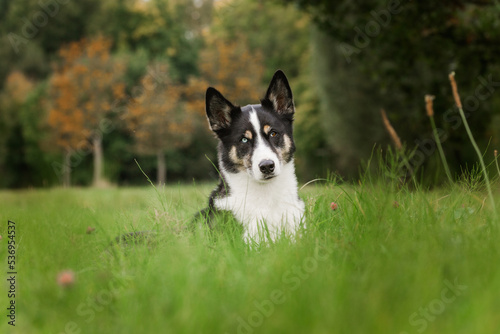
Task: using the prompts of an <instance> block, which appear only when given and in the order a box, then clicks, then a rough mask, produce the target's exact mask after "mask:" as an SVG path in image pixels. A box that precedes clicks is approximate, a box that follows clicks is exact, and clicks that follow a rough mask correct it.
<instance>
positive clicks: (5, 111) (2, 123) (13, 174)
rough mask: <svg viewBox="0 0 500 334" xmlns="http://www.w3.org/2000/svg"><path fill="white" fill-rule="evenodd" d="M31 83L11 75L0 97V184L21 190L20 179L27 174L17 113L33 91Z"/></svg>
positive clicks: (20, 122) (20, 75)
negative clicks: (0, 172) (0, 175)
mask: <svg viewBox="0 0 500 334" xmlns="http://www.w3.org/2000/svg"><path fill="white" fill-rule="evenodd" d="M33 89H34V83H33V82H32V81H31V80H29V79H28V78H26V77H25V76H24V75H23V74H22V73H21V72H19V71H13V72H11V73H10V74H9V76H8V77H7V80H6V84H5V89H4V91H3V92H2V93H1V94H0V170H2V180H1V184H2V185H4V186H5V185H6V186H20V185H21V182H20V181H21V180H19V177H20V175H18V174H23V172H26V170H27V168H28V167H27V165H26V162H25V159H24V156H25V152H24V147H23V143H24V136H23V134H22V132H23V128H22V120H21V117H20V116H19V111H20V109H21V108H22V106H23V104H24V103H25V102H26V99H27V97H28V95H29V94H30V93H31V92H32V91H33Z"/></svg>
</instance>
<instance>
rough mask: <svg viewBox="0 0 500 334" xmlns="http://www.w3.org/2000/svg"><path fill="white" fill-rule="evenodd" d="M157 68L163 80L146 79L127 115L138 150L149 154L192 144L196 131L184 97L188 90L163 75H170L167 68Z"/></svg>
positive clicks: (147, 77)
mask: <svg viewBox="0 0 500 334" xmlns="http://www.w3.org/2000/svg"><path fill="white" fill-rule="evenodd" d="M155 68H156V70H159V71H160V72H161V73H162V75H161V80H158V78H157V77H155V76H152V75H149V74H148V75H146V76H144V77H143V78H142V80H141V87H143V89H142V94H140V95H138V96H136V97H135V99H134V101H133V102H132V103H131V104H130V106H129V108H128V113H127V114H126V116H125V118H126V120H127V123H128V126H129V128H130V130H131V131H132V133H133V135H134V138H135V142H136V143H135V146H136V150H137V151H138V152H139V153H142V154H149V155H153V154H156V153H157V152H158V151H165V150H167V149H169V148H170V149H171V148H177V147H182V146H185V145H187V144H189V142H190V134H191V133H192V132H193V117H192V116H193V115H191V112H190V110H189V109H186V108H185V102H184V98H183V94H184V91H185V90H186V87H185V86H184V85H181V84H176V83H175V82H173V81H171V80H170V79H169V78H168V75H164V74H165V73H168V70H167V66H166V65H157V66H155Z"/></svg>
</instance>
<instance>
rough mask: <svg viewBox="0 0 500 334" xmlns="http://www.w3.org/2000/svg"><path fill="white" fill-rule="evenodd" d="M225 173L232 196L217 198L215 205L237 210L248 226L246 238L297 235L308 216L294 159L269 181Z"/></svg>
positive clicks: (239, 218) (221, 208)
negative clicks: (301, 196) (296, 174)
mask: <svg viewBox="0 0 500 334" xmlns="http://www.w3.org/2000/svg"><path fill="white" fill-rule="evenodd" d="M222 173H223V175H224V178H225V180H226V182H227V185H228V187H229V189H230V195H229V196H226V197H223V198H217V199H215V202H214V204H215V207H216V208H217V209H219V210H227V211H231V212H232V213H233V215H234V216H235V217H236V219H237V220H238V221H239V222H241V223H242V224H243V226H244V228H245V234H244V238H245V240H246V241H249V240H250V239H252V240H255V241H257V242H259V241H261V240H263V239H265V236H267V232H269V236H270V237H271V239H272V240H274V239H275V238H276V237H277V236H278V235H280V234H281V233H282V232H285V234H287V235H292V236H293V235H294V234H295V232H296V231H297V229H298V228H299V225H300V222H301V221H302V219H303V216H304V202H303V201H302V200H301V199H299V197H298V190H297V178H296V176H295V170H294V165H293V161H291V162H290V163H288V164H286V165H284V166H283V171H282V172H281V173H280V175H278V176H277V177H275V178H274V179H271V180H269V181H267V182H256V181H255V180H254V179H253V178H252V177H251V176H250V175H249V174H247V173H245V172H240V173H237V174H233V173H228V172H226V171H224V170H222ZM264 224H265V227H264Z"/></svg>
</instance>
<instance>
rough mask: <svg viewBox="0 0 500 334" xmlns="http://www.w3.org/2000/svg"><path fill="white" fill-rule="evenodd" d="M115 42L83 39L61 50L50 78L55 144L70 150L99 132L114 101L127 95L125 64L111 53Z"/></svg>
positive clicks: (51, 116)
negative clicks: (124, 80)
mask: <svg viewBox="0 0 500 334" xmlns="http://www.w3.org/2000/svg"><path fill="white" fill-rule="evenodd" d="M110 49H111V41H110V40H108V39H106V38H104V37H98V38H95V39H92V40H86V39H84V40H81V41H79V42H74V43H71V44H69V45H68V46H66V47H64V48H62V49H61V50H60V51H59V56H60V58H61V61H60V62H59V63H58V66H57V68H56V69H55V71H54V75H53V76H52V78H51V81H50V88H49V100H50V109H49V117H48V124H49V126H50V127H51V128H52V131H53V135H54V137H55V143H56V145H57V146H58V147H60V148H62V149H63V150H66V151H69V150H74V149H76V148H77V147H78V146H79V145H82V142H83V141H86V140H88V138H89V137H91V136H93V135H95V134H96V132H97V131H98V129H99V124H100V122H101V121H102V120H103V119H104V118H105V117H106V116H107V113H108V112H110V111H111V109H112V106H113V102H114V101H119V100H120V99H123V98H124V97H125V84H124V82H123V79H122V78H123V72H124V71H125V69H126V67H125V64H124V63H123V62H122V61H120V60H118V59H114V58H112V57H111V56H110Z"/></svg>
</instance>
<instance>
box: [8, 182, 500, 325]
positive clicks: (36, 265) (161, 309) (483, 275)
mask: <svg viewBox="0 0 500 334" xmlns="http://www.w3.org/2000/svg"><path fill="white" fill-rule="evenodd" d="M497 186H498V184H494V188H497ZM211 188H212V185H178V186H175V185H172V186H167V187H165V188H159V189H158V191H155V189H153V188H152V187H144V188H114V189H104V190H97V189H82V188H80V189H78V188H75V189H49V190H22V191H2V192H0V221H1V225H0V234H1V235H2V237H3V238H2V240H1V241H0V258H1V259H2V261H1V262H0V263H1V265H0V267H1V271H2V273H3V275H2V277H6V278H9V277H8V275H7V274H6V273H7V272H8V271H9V270H8V268H7V256H8V244H7V242H8V240H9V239H8V230H7V225H8V220H12V221H14V222H15V226H16V227H15V241H16V245H17V248H16V255H15V256H16V268H15V269H16V271H17V276H16V296H15V306H16V321H15V327H12V326H10V325H9V324H8V321H10V319H9V318H8V317H7V314H8V313H9V310H7V307H9V305H10V304H9V303H10V301H11V298H9V297H8V293H7V292H8V290H9V282H8V281H7V280H6V279H5V278H4V279H2V281H3V283H2V290H1V293H0V305H1V309H2V310H3V311H2V317H1V318H0V319H2V320H1V321H0V332H1V333H11V332H12V333H57V334H59V333H66V334H72V333H384V334H386V333H394V334H405V333H406V334H411V333H439V334H443V333H454V334H459V333H464V334H465V333H467V334H470V333H498V332H499V330H500V317H499V313H498V310H499V309H500V269H499V264H500V247H499V242H498V240H499V231H498V228H497V225H496V224H498V223H495V220H494V218H493V214H492V212H491V208H490V207H489V206H488V201H487V200H486V193H485V192H484V191H482V189H480V188H477V187H472V186H471V184H466V183H463V184H457V185H454V186H452V187H449V188H443V189H439V190H431V191H424V190H418V189H411V190H410V189H407V188H405V187H397V186H393V185H389V184H379V183H377V182H374V181H373V182H372V181H371V180H369V179H365V180H364V181H362V182H361V183H360V184H359V185H356V186H349V185H339V184H336V183H335V182H334V181H330V182H316V183H314V184H311V185H308V186H306V187H305V188H304V189H302V190H301V196H302V198H303V199H304V200H305V202H306V207H307V229H305V230H304V231H302V233H301V237H300V238H298V240H296V241H290V240H289V239H286V238H282V239H280V240H278V241H277V242H276V243H275V244H272V245H267V246H261V247H249V246H248V245H246V244H245V243H244V242H243V241H242V239H241V235H240V233H239V232H238V231H239V230H238V229H235V228H234V225H231V224H228V227H227V228H224V227H222V228H220V229H218V230H217V231H214V232H213V233H212V232H210V231H208V230H206V229H196V230H195V231H194V232H193V231H190V230H189V229H186V228H185V227H186V225H187V224H188V222H189V220H190V219H191V217H192V215H193V214H194V213H195V212H196V211H197V210H198V209H200V208H202V207H203V206H204V205H205V202H206V198H207V196H208V194H209V193H210V190H211ZM495 196H496V201H497V202H499V201H500V198H499V192H498V191H495ZM332 202H335V203H336V204H337V207H336V209H335V210H332V206H331V203H332ZM88 227H91V228H95V230H93V231H91V232H90V233H87V229H88ZM140 230H154V231H157V232H158V236H157V238H156V239H155V242H154V243H152V244H142V245H130V246H128V247H123V246H110V242H111V241H112V240H113V238H115V237H116V236H118V235H120V234H121V233H126V232H131V231H140ZM65 270H71V271H72V272H73V273H74V278H72V279H69V282H68V283H69V284H68V285H64V283H61V282H58V274H60V273H61V272H63V271H65ZM71 282H72V284H71Z"/></svg>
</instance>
